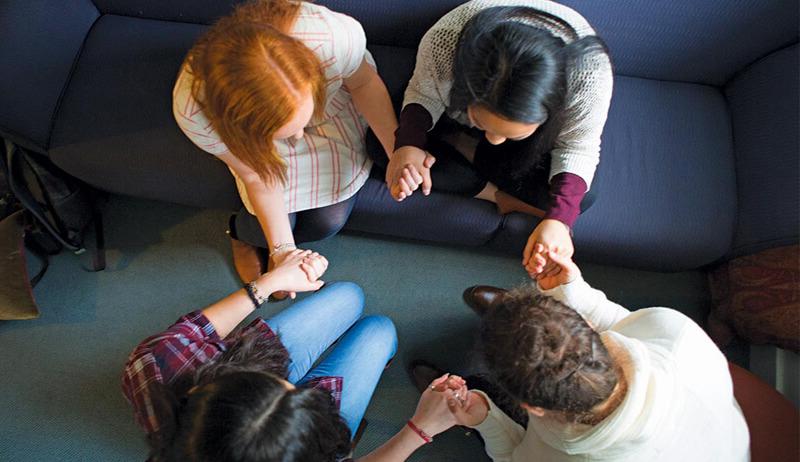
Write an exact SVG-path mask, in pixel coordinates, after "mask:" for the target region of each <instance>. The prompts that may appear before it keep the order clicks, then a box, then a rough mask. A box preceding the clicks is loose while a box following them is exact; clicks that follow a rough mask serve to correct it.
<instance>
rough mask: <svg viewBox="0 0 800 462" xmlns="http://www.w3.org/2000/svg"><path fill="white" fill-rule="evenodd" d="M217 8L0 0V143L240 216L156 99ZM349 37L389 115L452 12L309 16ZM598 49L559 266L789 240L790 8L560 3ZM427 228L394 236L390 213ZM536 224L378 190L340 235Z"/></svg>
mask: <svg viewBox="0 0 800 462" xmlns="http://www.w3.org/2000/svg"><path fill="white" fill-rule="evenodd" d="M231 3H233V2H232V1H231V2H222V1H220V0H172V1H163V0H5V2H4V3H3V6H2V7H0V71H1V72H2V74H0V75H2V77H1V78H0V136H2V137H5V138H7V139H10V140H12V141H14V142H15V143H17V144H19V145H21V146H24V147H27V148H28V149H31V150H34V151H37V152H41V153H45V154H47V155H48V156H49V157H50V158H51V159H52V160H53V161H54V162H55V163H56V164H57V165H59V166H60V167H61V168H63V169H64V170H66V171H67V172H69V173H71V174H72V175H74V176H76V177H78V178H80V179H82V180H84V181H86V182H88V183H89V184H91V185H94V186H96V187H97V188H99V189H102V190H106V191H110V192H114V193H120V194H126V195H131V196H137V197H143V198H150V199H159V200H164V201H171V202H177V203H182V204H189V205H194V206H200V207H223V208H228V209H231V210H236V209H238V208H239V206H240V203H239V199H238V196H237V194H236V188H235V186H234V183H233V180H232V178H231V177H230V174H229V173H228V171H227V169H226V168H225V167H224V166H223V164H222V163H220V162H218V161H216V160H214V159H213V158H212V157H211V156H208V155H204V154H203V153H202V152H201V151H199V150H198V149H197V148H196V147H195V146H194V145H192V144H191V143H190V142H189V140H188V139H186V138H185V137H184V136H183V135H182V133H181V132H180V131H179V130H178V128H177V126H176V124H175V122H174V120H173V119H172V112H171V89H172V85H173V82H174V79H175V76H176V74H177V71H178V67H179V65H180V63H181V61H182V59H183V57H184V55H185V53H186V51H187V50H188V49H189V48H190V46H191V45H192V43H193V41H194V40H195V39H196V38H197V37H198V36H199V35H200V34H201V33H202V32H203V30H204V29H205V28H206V27H207V25H208V24H210V23H211V22H213V21H214V19H215V18H217V17H219V16H221V15H224V14H225V13H226V12H227V11H229V9H230V7H231V5H230V4H231ZM319 3H322V4H324V5H326V6H329V7H330V8H332V9H334V10H337V11H342V12H344V13H347V14H350V15H352V16H353V17H355V18H356V19H358V20H359V21H361V22H362V24H363V25H364V28H365V30H366V32H367V38H368V42H369V47H370V49H371V50H372V52H373V54H374V56H375V58H376V60H377V63H378V66H379V71H380V72H381V74H382V75H383V77H384V79H385V81H386V83H387V85H388V87H389V88H390V92H391V94H392V97H393V98H394V101H395V103H396V105H397V107H398V108H399V103H400V101H401V98H402V92H403V90H404V87H405V84H406V82H407V81H408V78H409V77H410V75H411V71H412V69H413V65H414V59H415V48H416V45H417V43H418V42H419V39H420V38H421V36H422V34H423V33H424V32H425V31H426V30H427V28H428V27H430V26H431V25H432V24H433V23H434V22H435V21H436V20H437V19H438V18H439V17H441V16H442V15H443V14H444V13H445V12H447V11H448V10H450V9H451V8H453V7H454V6H456V5H457V4H459V3H461V2H460V1H459V0H435V1H433V0H426V1H422V0H378V1H368V0H324V1H323V0H321V1H320V2H319ZM564 3H566V4H567V5H569V6H571V7H573V8H574V9H576V10H578V11H579V12H581V13H582V14H583V15H584V16H585V17H586V18H587V19H588V20H589V21H590V22H591V23H592V24H593V25H594V26H595V28H596V30H597V31H598V33H599V34H600V35H601V36H602V37H603V38H604V39H605V40H606V42H607V43H608V45H609V48H610V51H611V54H612V58H613V61H614V64H615V69H616V81H615V88H614V97H613V100H612V105H611V110H610V114H609V118H608V123H607V125H606V128H605V132H604V134H603V145H602V160H601V164H600V168H599V171H598V174H597V177H596V179H595V181H594V185H593V187H594V188H595V189H596V191H597V193H598V200H597V202H596V203H595V205H594V206H593V207H592V208H591V209H590V210H589V211H587V213H586V214H584V216H582V217H581V218H579V220H578V223H577V224H576V226H575V230H574V231H575V243H576V249H577V257H578V258H580V259H582V260H593V261H601V262H605V263H608V264H616V265H621V266H628V267H638V268H646V269H654V270H665V271H672V270H683V269H690V268H698V267H702V266H705V265H709V264H712V263H714V262H717V261H719V260H720V259H724V258H729V257H731V256H735V255H739V254H744V253H750V252H754V251H757V250H760V249H763V248H768V247H773V246H778V245H784V244H788V243H793V242H797V238H798V210H800V203H799V202H800V201H799V200H798V184H800V182H799V181H798V157H799V155H798V153H799V152H800V148H799V147H798V126H800V122H799V121H800V117H799V116H798V100H799V99H798V15H797V4H796V2H795V1H793V0H741V1H737V2H730V1H725V0H702V1H698V0H674V1H670V2H654V1H651V0H615V1H598V0H565V1H564ZM410 215H415V216H420V215H421V216H424V217H427V222H426V225H425V226H416V227H412V226H408V225H405V223H406V222H407V221H406V220H404V219H403V218H404V217H406V216H410ZM535 224H536V220H535V219H533V218H531V217H527V216H523V215H519V214H511V215H508V216H500V215H498V214H497V213H496V211H495V208H494V207H493V205H491V204H489V203H487V202H483V201H479V200H475V199H467V198H462V197H456V196H452V195H447V194H440V193H434V194H433V195H431V196H430V197H427V198H423V197H420V196H419V195H415V196H414V197H412V198H411V199H410V200H407V201H404V202H403V203H401V204H398V203H395V202H393V201H392V200H391V198H390V197H389V195H388V193H387V191H386V189H385V187H384V186H383V184H382V183H381V181H380V180H379V179H371V180H369V182H368V183H367V184H366V186H365V187H364V188H363V189H362V191H361V192H360V193H359V195H358V201H357V204H356V206H355V210H354V212H353V215H352V217H351V219H350V221H349V222H348V224H347V229H349V230H354V231H359V232H367V233H376V234H381V235H391V236H399V237H407V238H413V239H422V240H427V241H435V242H442V243H451V244H457V245H469V246H488V247H490V248H494V249H499V250H501V251H506V252H511V253H514V254H519V253H520V252H521V249H522V247H523V246H524V243H525V241H526V239H527V236H528V234H529V233H530V231H531V230H532V229H533V228H534V226H535Z"/></svg>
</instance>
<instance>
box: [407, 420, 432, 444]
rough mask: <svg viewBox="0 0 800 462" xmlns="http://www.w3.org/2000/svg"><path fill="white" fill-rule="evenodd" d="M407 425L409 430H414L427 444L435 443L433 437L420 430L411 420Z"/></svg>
mask: <svg viewBox="0 0 800 462" xmlns="http://www.w3.org/2000/svg"><path fill="white" fill-rule="evenodd" d="M406 425H408V428H410V429H412V430H414V433H416V434H417V435H419V437H420V438H422V439H423V440H424V441H425V443H426V444H427V443H432V442H433V437H432V436H431V435H429V434H427V433H425V431H424V430H422V429H421V428H419V427H417V426H416V425H414V422H412V421H411V420H410V419H409V421H408V422H406Z"/></svg>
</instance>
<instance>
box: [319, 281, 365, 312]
mask: <svg viewBox="0 0 800 462" xmlns="http://www.w3.org/2000/svg"><path fill="white" fill-rule="evenodd" d="M322 290H324V291H325V292H326V293H327V294H328V295H329V296H333V297H335V298H336V300H337V305H339V306H340V308H339V309H340V310H342V311H340V313H339V314H340V315H341V316H347V317H349V318H351V319H353V320H354V321H355V320H356V319H358V318H360V317H361V315H362V314H364V291H363V290H362V289H361V287H360V286H359V285H358V284H356V283H355V282H348V281H337V282H331V283H326V284H325V288H323V289H322Z"/></svg>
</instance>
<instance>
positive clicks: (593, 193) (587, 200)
mask: <svg viewBox="0 0 800 462" xmlns="http://www.w3.org/2000/svg"><path fill="white" fill-rule="evenodd" d="M596 199H597V190H595V189H590V190H589V191H588V192H587V193H586V195H585V196H583V199H582V200H581V213H583V212H585V211H587V210H589V207H591V206H592V204H594V201H595V200H596Z"/></svg>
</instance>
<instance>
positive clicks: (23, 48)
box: [0, 0, 98, 152]
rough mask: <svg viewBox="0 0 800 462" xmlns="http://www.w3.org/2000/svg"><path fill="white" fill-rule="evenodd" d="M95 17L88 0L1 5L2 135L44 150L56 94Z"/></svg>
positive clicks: (0, 84) (35, 148)
mask: <svg viewBox="0 0 800 462" xmlns="http://www.w3.org/2000/svg"><path fill="white" fill-rule="evenodd" d="M97 16H98V13H97V9H96V8H95V7H94V5H92V2H91V1H90V0H75V1H71V2H63V1H61V0H56V1H46V0H35V1H34V0H24V1H13V2H12V1H8V0H6V1H4V2H2V4H0V75H2V76H3V77H2V78H0V136H4V137H7V138H9V139H11V140H13V141H14V142H16V143H19V144H21V145H24V146H25V147H28V148H30V149H34V150H36V151H39V152H45V150H46V149H47V145H48V143H49V140H50V129H51V126H52V123H53V116H54V113H55V111H56V108H57V105H58V98H59V96H60V95H61V92H62V91H63V90H64V87H65V86H66V84H67V81H68V80H69V75H70V72H71V70H72V65H73V63H74V62H75V59H76V58H77V56H78V54H79V53H80V50H81V45H82V44H83V39H84V38H85V37H86V33H87V32H88V31H89V28H91V27H92V24H93V23H94V21H95V19H97Z"/></svg>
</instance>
